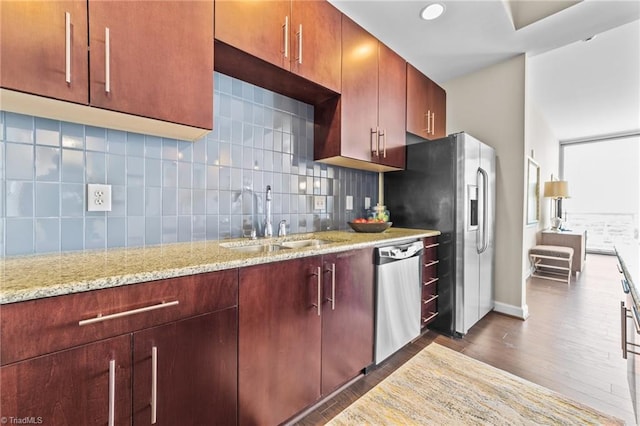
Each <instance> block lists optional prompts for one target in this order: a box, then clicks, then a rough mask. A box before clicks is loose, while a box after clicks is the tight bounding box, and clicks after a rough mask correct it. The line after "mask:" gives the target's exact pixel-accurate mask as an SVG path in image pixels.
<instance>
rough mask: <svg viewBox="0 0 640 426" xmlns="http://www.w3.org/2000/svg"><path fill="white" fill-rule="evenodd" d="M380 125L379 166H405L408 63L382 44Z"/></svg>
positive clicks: (377, 161) (379, 97)
mask: <svg viewBox="0 0 640 426" xmlns="http://www.w3.org/2000/svg"><path fill="white" fill-rule="evenodd" d="M378 57H379V59H378V70H379V78H378V125H379V127H380V129H381V130H380V134H379V136H378V138H379V139H378V140H379V144H378V150H377V155H374V156H373V158H372V160H373V161H374V162H376V163H380V164H385V165H388V166H393V167H400V168H404V167H405V156H406V154H405V145H406V140H407V131H406V105H407V64H406V62H405V60H404V59H402V57H400V56H399V55H398V54H396V53H395V52H394V51H393V50H391V49H389V48H388V47H387V46H385V45H384V44H382V43H379V53H378Z"/></svg>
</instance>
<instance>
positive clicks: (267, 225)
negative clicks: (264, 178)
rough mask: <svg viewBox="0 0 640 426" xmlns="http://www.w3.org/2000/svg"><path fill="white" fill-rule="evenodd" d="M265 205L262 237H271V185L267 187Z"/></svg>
mask: <svg viewBox="0 0 640 426" xmlns="http://www.w3.org/2000/svg"><path fill="white" fill-rule="evenodd" d="M265 205H266V208H265V218H264V236H265V237H273V226H272V225H271V185H267V195H266V197H265Z"/></svg>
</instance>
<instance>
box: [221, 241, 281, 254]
mask: <svg viewBox="0 0 640 426" xmlns="http://www.w3.org/2000/svg"><path fill="white" fill-rule="evenodd" d="M220 246H221V247H224V248H228V249H229V250H233V251H241V252H244V253H271V252H274V251H279V250H288V249H290V248H291V247H285V246H282V245H280V244H273V243H260V244H249V245H239V246H236V245H228V244H220Z"/></svg>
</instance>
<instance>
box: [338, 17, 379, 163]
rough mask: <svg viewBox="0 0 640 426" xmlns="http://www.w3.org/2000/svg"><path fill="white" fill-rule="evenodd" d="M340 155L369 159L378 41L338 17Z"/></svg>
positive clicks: (374, 117) (374, 135)
mask: <svg viewBox="0 0 640 426" xmlns="http://www.w3.org/2000/svg"><path fill="white" fill-rule="evenodd" d="M340 102H341V106H342V137H341V144H342V145H341V154H342V156H344V157H348V158H353V159H356V160H364V161H371V151H372V147H373V144H374V143H376V142H377V126H378V111H377V108H376V106H377V105H378V40H377V39H376V38H375V37H373V36H372V35H371V34H369V33H368V32H366V31H365V30H364V29H363V28H362V27H360V26H359V25H358V24H356V23H355V22H353V21H352V20H351V19H349V18H347V17H346V16H344V15H343V16H342V97H341V100H340Z"/></svg>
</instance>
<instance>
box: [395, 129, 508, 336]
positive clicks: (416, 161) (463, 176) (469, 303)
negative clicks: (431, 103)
mask: <svg viewBox="0 0 640 426" xmlns="http://www.w3.org/2000/svg"><path fill="white" fill-rule="evenodd" d="M407 143H408V145H407V148H406V149H407V157H406V158H407V167H406V169H405V170H403V171H399V172H389V173H385V175H384V202H385V204H386V205H387V208H388V209H389V211H390V213H391V220H392V221H393V226H398V227H405V228H424V229H436V230H439V231H440V232H441V233H442V235H441V236H440V237H439V240H438V242H439V243H440V245H439V246H438V259H439V263H438V282H437V286H438V288H437V294H438V299H437V303H438V315H437V316H436V318H435V319H434V321H433V322H432V323H431V324H430V325H429V328H431V329H433V330H436V331H439V332H442V333H444V334H447V335H451V336H454V335H463V334H466V333H467V332H468V331H469V329H470V328H471V326H473V325H474V324H475V323H476V322H478V320H480V318H482V317H484V316H485V315H486V314H487V313H488V312H489V311H491V310H492V309H493V306H494V298H493V280H494V272H493V271H494V253H495V246H494V243H495V239H494V235H495V200H496V198H495V168H496V160H495V150H494V149H493V148H492V147H490V146H488V145H486V144H484V143H482V142H480V141H479V140H477V139H475V138H474V137H472V136H470V135H469V134H467V133H456V134H452V135H449V136H448V137H446V138H442V139H437V140H433V141H426V140H423V139H419V138H417V137H413V136H411V135H409V139H408V140H407Z"/></svg>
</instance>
